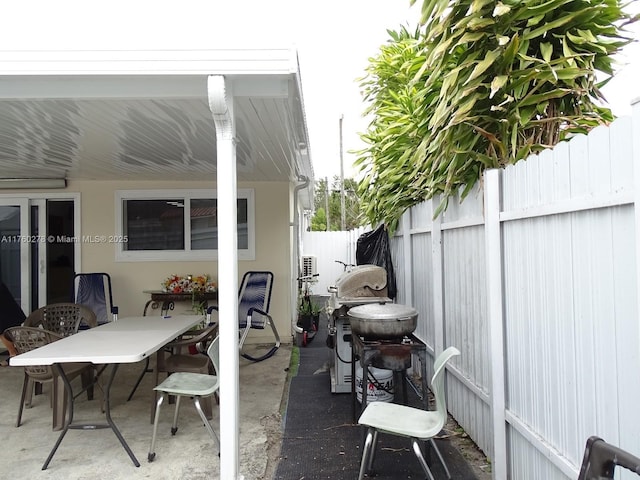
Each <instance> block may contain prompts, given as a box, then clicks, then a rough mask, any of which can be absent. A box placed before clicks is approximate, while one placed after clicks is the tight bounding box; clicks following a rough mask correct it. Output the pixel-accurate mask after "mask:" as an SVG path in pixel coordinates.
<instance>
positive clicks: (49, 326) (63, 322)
mask: <svg viewBox="0 0 640 480" xmlns="http://www.w3.org/2000/svg"><path fill="white" fill-rule="evenodd" d="M81 324H84V325H87V326H88V327H91V328H92V327H96V326H97V321H96V316H95V314H94V313H93V311H92V310H91V309H90V308H88V307H86V306H84V305H79V304H77V303H52V304H50V305H45V306H44V307H40V308H39V309H37V310H34V311H33V312H31V313H30V314H29V316H28V317H27V319H26V320H25V321H24V325H25V326H27V327H39V326H41V327H42V328H44V329H45V330H49V331H50V332H54V333H57V334H58V335H61V336H63V337H67V336H69V335H73V334H74V333H77V332H78V329H79V328H80V325H81Z"/></svg>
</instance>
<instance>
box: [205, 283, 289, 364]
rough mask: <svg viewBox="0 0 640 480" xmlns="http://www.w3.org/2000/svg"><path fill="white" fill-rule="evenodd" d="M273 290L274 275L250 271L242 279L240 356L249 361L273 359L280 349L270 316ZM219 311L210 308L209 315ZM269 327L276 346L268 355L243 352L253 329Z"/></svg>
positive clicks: (240, 296) (276, 331)
mask: <svg viewBox="0 0 640 480" xmlns="http://www.w3.org/2000/svg"><path fill="white" fill-rule="evenodd" d="M272 288H273V273H272V272H260V271H249V272H247V273H245V274H244V276H243V277H242V283H241V284H240V290H239V292H238V302H239V303H238V322H239V328H240V332H239V333H240V335H239V336H240V342H239V345H238V348H239V350H240V355H242V356H243V357H244V358H246V359H247V360H251V361H253V362H260V361H262V360H266V359H267V358H269V357H272V356H273V354H274V353H276V351H277V350H278V348H280V335H278V330H277V329H276V326H275V324H274V323H273V318H272V317H271V315H270V314H269V306H270V304H271V290H272ZM212 310H218V307H215V306H212V307H209V309H208V313H209V314H210V313H211V311H212ZM267 325H269V327H271V331H272V332H273V336H274V344H273V346H272V347H271V348H270V349H269V351H268V352H267V353H265V354H264V355H261V356H259V357H253V356H251V355H249V354H248V353H246V352H243V351H242V349H243V346H244V342H245V340H246V339H247V336H248V335H249V332H250V331H251V329H252V328H255V329H260V330H264V328H265V327H266V326H267Z"/></svg>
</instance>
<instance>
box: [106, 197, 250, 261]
mask: <svg viewBox="0 0 640 480" xmlns="http://www.w3.org/2000/svg"><path fill="white" fill-rule="evenodd" d="M217 208H218V200H217V198H216V191H215V190H162V191H155V190H154V191H152V190H121V191H117V192H116V235H115V237H114V238H121V239H123V240H124V241H122V242H116V260H120V261H163V260H166V261H175V260H212V259H214V260H215V259H217V258H218V214H217ZM185 212H189V214H188V215H187V214H185ZM238 258H240V259H241V260H254V259H255V221H254V201H253V190H250V189H244V190H243V189H239V190H238Z"/></svg>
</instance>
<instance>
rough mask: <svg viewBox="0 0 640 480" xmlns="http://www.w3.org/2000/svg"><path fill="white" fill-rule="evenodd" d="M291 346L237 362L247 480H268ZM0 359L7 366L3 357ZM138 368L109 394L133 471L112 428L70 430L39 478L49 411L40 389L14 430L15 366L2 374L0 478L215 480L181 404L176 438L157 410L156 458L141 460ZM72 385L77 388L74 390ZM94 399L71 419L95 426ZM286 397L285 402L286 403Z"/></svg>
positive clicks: (148, 384)
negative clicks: (267, 356)
mask: <svg viewBox="0 0 640 480" xmlns="http://www.w3.org/2000/svg"><path fill="white" fill-rule="evenodd" d="M291 350H292V347H291V345H283V346H282V347H281V348H280V349H279V350H278V352H277V353H276V354H275V355H274V356H273V357H271V358H270V359H267V360H265V361H262V362H258V363H253V362H250V361H247V360H245V359H244V358H242V357H241V358H240V417H241V421H240V471H241V474H243V475H244V477H245V479H246V480H261V479H270V478H272V476H273V471H274V469H275V462H277V459H278V454H279V450H280V445H281V438H282V416H281V412H282V400H283V393H284V392H285V389H286V385H287V375H288V373H287V368H288V366H289V363H290V359H291ZM0 359H6V355H2V356H1V357H0ZM142 367H143V365H142V364H133V365H129V364H125V365H122V366H121V367H120V369H119V370H118V373H117V376H116V379H115V381H114V387H113V389H112V396H111V399H112V400H111V402H112V410H111V411H112V418H113V420H114V422H115V423H116V425H117V426H118V428H119V429H120V431H121V433H122V435H123V437H124V438H125V440H126V441H127V443H128V444H129V446H130V448H131V450H132V451H133V453H134V455H135V456H136V457H137V459H138V461H139V462H140V467H139V468H136V467H135V466H134V465H133V463H132V462H131V460H130V459H129V456H128V455H127V453H126V452H125V450H124V449H123V448H122V446H121V444H120V443H119V442H118V440H117V438H116V436H115V435H114V434H113V432H112V431H111V430H110V429H98V430H92V431H81V430H70V431H69V432H68V433H67V435H66V436H65V438H64V440H63V441H62V444H61V445H60V447H59V449H58V451H57V452H56V454H55V456H54V457H53V459H52V461H51V463H50V465H49V468H48V469H47V470H45V471H42V470H41V468H42V464H43V463H44V461H45V460H46V458H47V456H48V455H49V452H50V451H51V448H52V447H53V445H54V444H55V441H56V439H57V438H58V436H59V432H54V431H52V429H51V421H52V410H51V408H50V407H49V395H48V391H47V390H46V388H47V387H45V392H44V394H43V395H38V396H34V401H33V406H32V407H31V408H29V409H26V408H25V410H24V412H23V415H22V425H21V426H20V427H19V428H16V427H15V422H16V416H17V413H18V404H19V401H20V393H21V389H22V379H23V373H22V368H20V367H0V430H1V431H2V447H1V449H0V465H1V467H0V478H12V479H34V480H36V479H49V480H58V479H59V480H85V479H96V478H100V479H109V480H120V479H122V480H125V479H126V480H129V479H149V478H153V479H181V480H196V479H205V478H206V479H219V478H220V476H219V471H220V470H219V469H220V462H219V458H218V455H217V448H216V447H215V446H214V444H213V442H212V440H211V437H209V434H208V433H207V431H206V429H205V427H204V426H203V424H202V422H201V421H200V418H199V416H198V414H197V413H196V410H195V408H194V407H193V402H191V401H189V400H188V399H185V401H184V402H183V404H182V405H181V408H180V419H179V423H178V428H179V429H178V432H177V434H176V435H175V436H171V434H170V428H171V421H172V418H173V405H166V404H165V405H163V410H162V417H161V419H160V424H159V426H158V436H157V439H156V449H155V450H156V458H155V460H154V461H153V462H152V463H149V462H148V461H147V453H148V451H149V445H150V442H151V434H152V427H153V426H152V424H151V423H150V421H149V418H150V417H149V415H150V406H151V399H150V392H151V389H152V378H153V375H152V374H147V375H145V377H144V380H143V381H142V383H141V384H140V387H139V388H138V390H137V392H136V394H135V396H134V397H133V399H132V400H131V401H130V402H127V401H126V399H127V396H128V395H129V392H130V390H131V388H132V386H133V385H134V384H135V380H136V378H137V375H138V374H139V372H140V371H141V369H142ZM74 385H75V384H74ZM99 395H100V394H99V393H97V394H96V400H93V401H88V400H87V397H86V395H82V396H81V397H79V398H78V400H77V401H76V414H75V420H83V419H85V420H94V419H98V420H100V419H101V418H104V417H100V403H99V402H100V400H99V398H100V397H99ZM285 398H286V396H285ZM218 414H219V409H218V408H217V407H216V406H215V405H214V408H213V420H212V424H213V426H214V430H216V433H219V429H218V419H219V417H218Z"/></svg>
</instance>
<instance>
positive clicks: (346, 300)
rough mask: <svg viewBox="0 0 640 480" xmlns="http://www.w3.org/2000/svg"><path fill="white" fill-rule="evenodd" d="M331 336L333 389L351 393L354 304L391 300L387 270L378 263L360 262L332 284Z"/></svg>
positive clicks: (388, 301)
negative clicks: (350, 317) (351, 318)
mask: <svg viewBox="0 0 640 480" xmlns="http://www.w3.org/2000/svg"><path fill="white" fill-rule="evenodd" d="M329 293H330V294H331V297H330V299H329V310H330V311H329V340H328V341H327V345H328V346H329V347H330V348H331V349H332V355H331V358H330V363H331V392H332V393H350V392H351V382H352V380H353V379H352V372H351V325H350V320H349V316H348V311H349V309H351V308H352V307H356V306H359V305H366V304H371V303H383V304H384V303H390V302H391V299H390V298H389V297H388V290H387V271H386V270H385V269H384V268H382V267H379V266H377V265H358V266H356V267H354V268H353V269H351V271H349V272H344V273H343V274H342V275H340V277H339V278H338V279H337V280H336V284H335V285H332V286H330V287H329Z"/></svg>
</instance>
